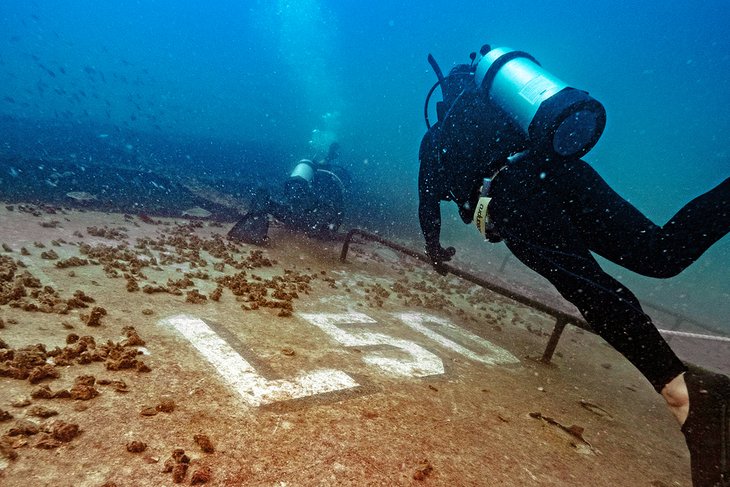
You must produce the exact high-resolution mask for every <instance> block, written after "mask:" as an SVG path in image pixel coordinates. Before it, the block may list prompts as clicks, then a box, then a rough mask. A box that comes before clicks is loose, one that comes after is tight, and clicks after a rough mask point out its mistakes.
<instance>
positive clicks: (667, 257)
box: [419, 128, 730, 391]
mask: <svg viewBox="0 0 730 487" xmlns="http://www.w3.org/2000/svg"><path fill="white" fill-rule="evenodd" d="M436 129H438V128H436ZM432 130H433V129H432ZM438 140H439V137H438V136H437V134H436V133H435V132H434V133H431V132H430V133H428V134H427V135H426V137H424V141H423V143H422V145H421V154H420V155H421V161H420V162H421V173H420V176H419V194H420V205H419V216H420V221H421V228H422V230H423V233H424V236H425V238H426V242H427V248H428V247H429V246H431V248H433V246H434V245H439V244H438V238H439V230H440V213H439V211H440V210H439V204H440V203H439V202H440V201H441V200H444V199H456V198H454V196H453V195H452V194H451V193H452V192H453V188H450V187H449V184H450V183H449V178H448V177H446V176H445V175H444V174H443V172H444V170H445V169H444V168H445V167H451V170H453V168H454V167H455V166H454V163H455V161H451V164H450V163H449V161H444V157H443V156H444V154H443V153H442V151H440V149H439V145H438ZM475 157H476V159H477V161H484V160H487V159H488V154H484V153H482V154H477V155H476V156H475ZM469 162H472V163H473V162H474V161H465V163H469ZM504 164H505V163H504V162H492V163H490V164H488V165H486V166H485V168H484V169H483V170H482V173H483V174H481V175H478V174H475V176H480V177H489V176H491V175H492V174H493V172H494V171H496V170H497V169H499V167H500V166H504ZM490 172H491V173H490ZM479 183H480V179H479V178H475V180H474V181H473V186H474V187H478V185H479ZM471 191H472V193H473V192H474V191H475V190H471ZM472 193H470V194H469V195H464V196H462V197H461V199H462V200H469V199H473V198H474V197H475V196H474V195H473V194H472ZM490 196H492V201H491V203H490V204H489V214H490V217H491V219H492V220H493V223H494V225H495V230H496V232H497V233H498V234H499V235H500V236H501V237H502V238H503V239H504V241H505V243H506V245H507V247H508V248H509V249H510V251H511V252H512V253H513V254H514V255H515V256H516V257H517V258H518V259H519V260H520V261H522V262H523V263H525V264H526V265H527V266H529V267H530V268H532V269H533V270H535V271H537V272H538V273H539V274H541V275H542V276H544V277H545V278H547V279H548V280H549V281H550V282H551V283H552V284H553V285H554V286H555V287H556V288H557V290H558V291H559V292H560V294H561V295H562V296H563V297H565V298H566V299H567V300H568V301H570V302H571V303H573V304H574V305H575V306H576V307H577V308H578V309H579V310H580V312H581V314H582V315H583V317H584V318H585V319H586V321H587V322H588V323H589V325H590V326H591V327H592V328H593V329H594V330H595V331H596V333H598V334H599V335H600V336H601V337H602V338H604V339H605V340H606V341H607V342H608V343H610V344H611V345H612V346H613V347H614V348H615V349H616V350H618V351H619V352H620V353H621V354H622V355H624V356H625V357H626V358H627V359H628V360H629V361H630V362H631V363H633V364H634V365H635V366H636V367H637V368H638V369H639V371H641V373H642V374H643V375H644V376H645V377H646V378H647V379H648V380H649V381H650V382H651V384H652V385H653V386H654V388H655V389H656V390H657V391H661V389H662V388H663V387H664V385H666V384H667V383H668V382H669V381H671V380H672V379H673V378H674V377H676V376H677V375H679V374H680V373H682V372H683V371H684V370H685V366H684V364H683V363H682V362H681V361H680V360H679V358H677V356H676V355H675V354H674V352H673V351H672V350H671V348H669V346H668V345H667V343H666V342H665V341H664V339H663V338H662V336H661V335H660V334H659V332H658V331H657V330H656V328H655V326H654V325H653V324H652V322H651V318H650V317H649V316H647V315H646V313H644V311H643V310H642V308H641V305H640V303H639V301H638V299H637V298H636V297H635V296H634V295H633V294H632V292H631V291H630V290H629V289H627V288H626V286H624V285H623V284H621V283H620V282H619V281H617V280H616V279H614V278H613V277H611V276H609V275H608V274H606V273H605V272H604V271H603V270H602V269H601V267H600V266H599V265H598V262H597V261H596V260H595V258H594V257H593V255H592V254H591V252H595V253H596V254H598V255H601V256H603V257H605V258H606V259H608V260H610V261H612V262H615V263H617V264H619V265H621V266H623V267H625V268H627V269H630V270H632V271H634V272H637V273H640V274H643V275H646V276H651V277H660V278H665V277H671V276H674V275H676V274H678V273H679V272H681V271H682V270H683V269H685V268H686V267H687V266H689V265H690V264H691V263H692V262H694V261H695V260H696V259H697V258H699V256H700V255H702V253H703V252H705V250H707V249H708V248H709V247H710V246H711V245H712V244H713V243H714V242H716V241H717V240H719V239H720V238H722V237H723V236H724V235H725V234H727V232H728V230H729V229H730V178H728V179H726V180H725V181H723V182H722V183H721V184H720V185H718V186H717V187H716V188H714V189H713V190H711V191H709V192H707V193H705V194H703V195H702V196H700V197H698V198H696V199H694V200H693V201H691V202H690V203H688V204H687V205H685V206H684V207H683V208H682V209H681V210H680V211H679V212H678V213H677V214H676V215H675V216H674V217H672V219H671V220H669V222H667V223H666V224H665V225H664V226H661V227H660V226H657V225H655V224H654V223H652V222H651V221H649V220H648V219H647V218H646V217H645V216H644V215H642V214H641V212H639V211H638V210H637V209H636V208H634V207H633V206H632V205H631V204H629V203H628V202H627V201H626V200H624V199H623V198H622V197H621V196H619V195H618V194H617V193H616V192H615V191H613V190H612V189H611V188H610V187H609V186H608V184H607V183H606V182H605V181H604V180H603V179H602V178H601V177H600V176H599V175H598V173H596V171H595V170H594V169H593V168H591V166H589V165H588V164H587V163H586V162H585V161H583V160H580V159H573V160H546V159H545V158H544V157H534V156H529V155H528V156H527V157H524V158H521V159H519V160H518V161H517V162H515V163H512V164H507V165H506V166H504V168H503V169H501V170H500V171H499V172H498V173H497V175H496V177H495V178H494V180H493V182H492V186H491V194H490ZM466 206H469V207H471V206H472V205H471V204H467V205H466ZM462 216H463V217H464V216H465V215H462ZM464 219H465V221H466V220H467V218H464Z"/></svg>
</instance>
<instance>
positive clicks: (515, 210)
mask: <svg viewBox="0 0 730 487" xmlns="http://www.w3.org/2000/svg"><path fill="white" fill-rule="evenodd" d="M489 208H490V214H491V215H492V216H493V218H494V220H495V224H496V226H497V231H498V233H499V234H500V235H501V236H502V237H503V238H504V240H505V243H506V244H507V247H508V248H509V249H510V251H512V253H513V254H514V255H515V256H516V257H517V258H518V259H519V260H520V261H522V262H523V263H524V264H526V265H527V266H529V267H530V268H532V269H533V270H535V271H537V272H538V273H539V274H541V275H542V276H544V277H545V278H546V279H548V280H549V281H550V282H551V283H552V284H553V285H554V286H555V287H556V289H557V290H558V292H560V294H561V295H562V296H563V297H565V298H566V299H567V300H568V301H570V302H571V303H573V304H574V305H575V306H576V307H577V308H578V310H579V311H580V312H581V314H582V315H583V317H584V318H585V319H586V321H587V322H588V324H589V325H590V326H591V328H593V330H594V331H595V332H596V333H598V334H599V335H600V336H601V337H602V338H603V339H604V340H606V341H607V342H608V343H609V344H611V346H613V347H614V348H615V349H616V350H617V351H619V352H620V353H621V354H622V355H623V356H624V357H626V358H627V359H628V360H629V361H630V362H631V363H632V364H634V365H635V366H636V367H637V368H638V369H639V371H641V373H642V374H643V375H644V376H645V377H646V378H647V379H648V380H649V382H651V384H652V385H653V386H654V388H655V389H656V390H657V391H661V390H662V388H663V387H664V386H665V385H666V384H667V383H668V382H670V381H671V380H672V379H673V378H675V377H676V376H678V375H680V374H681V373H682V372H684V370H685V367H684V365H683V364H682V362H681V361H680V360H679V358H677V356H676V355H675V354H674V352H673V351H672V349H671V348H670V347H669V345H668V344H667V343H666V341H665V340H664V339H663V338H662V336H661V335H660V334H659V332H658V331H657V329H656V328H655V326H654V325H653V323H652V321H651V318H649V316H647V315H646V314H645V313H644V311H643V310H642V309H641V305H640V304H639V301H638V299H637V298H636V297H635V296H634V295H633V293H632V292H631V291H630V290H629V289H628V288H626V287H625V286H624V285H623V284H621V283H620V282H619V281H617V280H616V279H614V278H612V277H611V276H609V275H608V274H606V273H605V272H604V271H603V269H601V267H600V266H599V265H598V263H597V262H596V260H595V258H594V257H593V256H592V255H591V253H590V251H589V250H588V247H587V246H586V245H585V243H584V242H583V238H582V236H581V235H580V233H579V232H578V231H577V230H576V228H575V227H574V225H573V223H572V222H571V221H570V219H569V218H568V217H567V216H566V215H565V214H564V213H562V212H561V211H560V209H559V208H558V207H556V206H555V205H554V204H553V203H552V202H551V201H550V198H549V197H541V196H540V195H539V194H538V195H532V197H531V198H530V199H529V200H521V201H516V200H511V201H510V200H507V201H505V199H504V198H494V199H493V200H492V202H491V203H490V207H489Z"/></svg>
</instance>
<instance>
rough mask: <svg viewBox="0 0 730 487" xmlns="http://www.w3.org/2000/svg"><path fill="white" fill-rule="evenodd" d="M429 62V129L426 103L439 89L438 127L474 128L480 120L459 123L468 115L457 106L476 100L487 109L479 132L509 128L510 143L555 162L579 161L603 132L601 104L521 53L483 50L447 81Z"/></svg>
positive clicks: (603, 116) (455, 71) (447, 78)
mask: <svg viewBox="0 0 730 487" xmlns="http://www.w3.org/2000/svg"><path fill="white" fill-rule="evenodd" d="M428 60H429V63H430V64H431V66H432V67H433V69H434V71H435V72H436V75H437V77H438V78H439V79H438V81H437V82H436V84H435V85H434V87H433V88H431V91H430V92H429V94H428V96H427V98H426V107H425V108H424V111H425V112H426V124H427V126H429V127H430V124H429V121H428V113H427V112H428V100H429V98H430V96H431V94H432V93H433V91H434V90H435V88H436V87H437V86H439V85H440V86H441V88H442V94H443V102H440V103H442V104H443V105H446V107H444V106H441V107H437V112H438V115H439V120H440V121H444V120H446V119H447V118H453V119H452V120H449V125H453V126H454V128H456V127H458V126H459V125H460V124H461V123H462V122H463V121H462V120H461V119H463V118H468V119H471V120H469V121H468V122H466V123H469V124H473V123H474V121H473V117H474V116H476V117H477V118H478V117H479V115H478V114H476V115H474V114H470V115H471V116H469V117H464V116H463V115H464V114H465V113H467V112H469V111H472V110H471V109H465V107H462V106H460V101H461V98H464V99H467V100H468V99H471V98H474V97H477V98H480V99H482V100H483V101H484V102H485V106H488V108H487V109H485V110H484V116H483V117H482V120H483V122H484V123H482V124H480V126H481V127H484V130H494V129H495V128H499V127H502V128H503V127H505V126H506V125H510V126H512V127H513V128H515V129H516V131H517V134H518V139H521V140H511V141H510V142H509V143H510V144H512V145H514V146H515V147H520V146H522V147H523V148H527V147H532V148H535V149H537V150H539V151H542V152H545V153H546V154H549V155H556V156H558V157H567V158H570V157H580V156H582V155H584V154H586V153H587V152H588V151H589V150H591V149H592V148H593V146H594V145H595V144H596V143H597V142H598V139H599V138H600V137H601V134H602V133H603V129H604V128H605V126H606V110H605V109H604V107H603V105H601V103H600V102H598V101H597V100H596V99H594V98H593V97H591V96H590V95H589V94H588V93H587V92H585V91H581V90H578V89H576V88H573V87H570V86H569V85H567V84H566V83H565V82H564V81H562V80H560V79H559V78H557V77H556V76H554V75H553V74H551V73H549V72H548V71H546V70H545V69H543V68H542V67H541V66H540V64H539V63H538V62H537V61H536V60H535V58H533V57H532V56H531V55H529V54H527V53H525V52H522V51H516V50H513V49H510V48H506V47H498V48H494V49H492V48H490V47H489V46H488V45H485V46H483V47H482V48H481V50H480V55H479V56H477V55H476V53H472V54H471V60H472V63H471V65H459V66H458V69H457V68H454V69H453V70H452V72H451V73H450V74H449V76H447V77H445V76H444V75H443V74H442V72H441V69H440V68H439V67H438V65H437V64H436V61H435V60H434V59H433V56H431V55H429V58H428ZM467 67H468V70H467ZM452 76H453V78H454V79H451V78H452ZM465 78H466V79H467V80H468V82H465ZM472 104H473V103H472Z"/></svg>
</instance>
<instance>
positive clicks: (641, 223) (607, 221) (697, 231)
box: [555, 163, 730, 278]
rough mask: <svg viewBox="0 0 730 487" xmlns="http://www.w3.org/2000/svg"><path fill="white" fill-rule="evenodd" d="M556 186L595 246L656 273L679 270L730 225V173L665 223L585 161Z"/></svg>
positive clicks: (640, 269)
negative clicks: (646, 213)
mask: <svg viewBox="0 0 730 487" xmlns="http://www.w3.org/2000/svg"><path fill="white" fill-rule="evenodd" d="M583 188H585V189H583ZM555 189H556V191H557V192H558V193H560V194H561V195H562V196H563V198H564V203H565V205H566V208H567V209H568V211H569V213H570V216H571V219H572V220H573V221H575V222H576V224H577V226H578V227H579V228H580V229H581V230H580V231H581V233H582V235H583V238H584V239H585V240H586V242H587V244H588V246H589V248H590V249H591V250H592V251H594V252H596V253H598V254H599V255H601V256H603V257H605V258H607V259H609V260H611V261H613V262H615V263H617V264H619V265H622V266H624V267H626V268H627V269H630V270H632V271H634V272H637V273H640V274H643V275H646V276H650V277H662V278H663V277H672V276H675V275H677V274H679V273H680V272H681V271H683V270H684V269H686V268H687V267H688V266H689V265H690V264H692V263H693V262H695V261H696V260H697V259H698V258H699V257H700V256H701V255H702V254H703V253H704V252H705V251H706V250H707V249H708V248H709V247H710V246H712V244H714V243H715V242H717V241H718V240H719V239H720V238H722V237H723V236H724V235H726V234H727V232H728V230H730V178H728V179H726V180H725V181H724V182H722V183H721V184H719V185H718V186H717V187H715V188H714V189H712V190H710V191H708V192H707V193H705V194H703V195H701V196H699V197H697V198H695V199H694V200H692V201H691V202H689V203H688V204H687V205H685V206H684V207H683V208H682V209H681V210H680V211H679V212H678V213H677V214H676V215H675V216H674V217H672V219H671V220H669V222H667V223H666V224H665V225H664V226H661V227H660V226H658V225H655V224H654V223H652V222H651V221H650V220H649V219H648V218H646V217H645V216H644V215H643V214H642V213H641V212H640V211H638V210H637V209H636V208H635V207H634V206H633V205H631V204H630V203H628V202H627V201H626V200H625V199H624V198H622V197H621V196H620V195H618V194H617V193H616V192H615V191H614V190H613V189H612V188H611V187H610V186H608V184H606V182H605V181H604V180H603V179H602V178H601V177H600V176H599V175H598V174H597V173H596V172H595V170H593V169H592V168H591V167H590V166H588V165H587V164H585V163H583V164H576V165H574V166H573V167H572V168H571V169H570V170H567V171H565V172H564V173H563V174H560V183H559V185H557V186H556V187H555Z"/></svg>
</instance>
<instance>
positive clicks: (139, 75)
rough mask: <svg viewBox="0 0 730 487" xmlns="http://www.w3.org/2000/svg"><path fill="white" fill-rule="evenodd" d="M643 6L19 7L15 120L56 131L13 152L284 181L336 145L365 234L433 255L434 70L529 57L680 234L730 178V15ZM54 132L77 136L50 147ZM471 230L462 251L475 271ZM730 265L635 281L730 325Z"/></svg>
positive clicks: (721, 253) (674, 5)
mask: <svg viewBox="0 0 730 487" xmlns="http://www.w3.org/2000/svg"><path fill="white" fill-rule="evenodd" d="M456 3H458V6H456V7H454V6H450V5H451V4H456ZM644 3H645V4H646V5H639V6H630V5H629V2H597V1H595V0H588V1H584V2H574V1H567V0H557V1H553V2H537V1H533V2H530V1H514V0H512V1H497V2H483V1H479V2H477V1H462V2H435V1H430V0H428V1H418V2H386V1H380V2H354V1H341V0H338V1H335V0H331V1H316V0H304V1H289V2H285V1H280V2H275V1H257V2H254V1H217V2H211V3H210V4H209V5H207V6H206V5H203V3H202V2H178V1H173V0H146V1H143V2H99V1H89V0H75V1H66V2H63V1H25V0H4V1H3V2H2V5H1V6H0V116H4V117H6V118H5V120H6V121H8V120H10V121H13V122H18V121H22V122H28V121H30V123H31V124H32V123H34V122H36V121H40V122H43V123H42V124H40V125H38V126H37V127H38V129H37V133H32V134H31V133H29V132H28V131H26V132H25V133H24V134H21V135H19V134H17V133H13V134H10V133H9V132H8V133H6V134H5V135H0V137H1V138H0V155H9V154H10V155H12V154H14V153H22V152H23V151H34V154H35V156H38V154H41V155H42V154H45V155H46V156H54V157H64V156H68V155H70V154H73V155H75V156H77V157H78V155H79V154H80V153H81V154H84V156H85V157H89V158H93V159H94V160H95V161H102V162H103V161H104V158H105V151H108V152H109V154H110V155H109V156H108V157H109V159H110V160H111V159H113V160H115V161H117V160H122V162H123V160H124V158H125V157H129V158H130V160H133V161H135V162H136V163H140V164H141V163H147V164H154V165H156V166H157V167H158V168H159V167H163V168H164V167H167V168H169V170H170V171H175V170H181V168H182V169H184V170H194V171H200V172H201V173H202V172H204V173H205V174H206V176H207V177H211V178H215V177H216V176H219V177H221V178H223V177H226V178H243V179H245V178H270V179H276V178H277V177H283V176H284V175H286V173H287V171H288V170H289V169H290V168H291V166H292V165H293V164H294V162H295V161H296V160H297V159H299V158H301V157H309V156H311V155H313V153H315V152H318V151H319V152H320V153H321V151H322V150H323V149H324V148H325V147H326V145H327V144H328V143H329V142H330V141H332V140H335V139H336V140H338V141H339V142H340V144H341V145H342V148H343V152H342V161H343V162H344V163H345V165H347V166H348V167H349V169H350V170H351V172H352V173H353V175H354V178H355V180H356V181H357V182H358V191H357V194H356V195H354V196H353V197H352V198H353V200H354V201H358V205H357V208H356V209H353V210H352V214H353V215H356V219H357V220H358V221H350V224H353V225H356V224H358V223H359V222H361V223H364V224H367V225H368V226H370V227H371V228H376V229H379V230H381V231H383V232H386V233H388V234H400V235H401V236H404V237H411V238H413V239H414V240H415V241H418V226H417V218H416V213H415V212H416V176H417V169H418V163H417V149H418V143H419V141H420V137H421V136H422V134H423V132H424V129H425V127H424V122H423V113H422V112H423V101H424V96H425V94H426V92H427V90H428V88H429V87H430V86H431V85H432V84H433V82H434V81H435V77H434V75H433V72H432V71H431V70H430V68H429V66H428V64H427V62H426V56H427V54H428V53H433V55H434V56H435V57H436V59H437V60H438V61H439V62H440V63H441V65H442V67H443V68H444V70H447V69H448V68H449V67H450V66H451V65H453V64H455V63H463V62H468V55H469V53H470V52H471V51H476V50H478V49H479V47H480V46H481V45H482V44H484V43H490V44H492V45H493V46H495V45H506V46H510V47H514V48H518V49H521V50H525V51H528V52H530V53H531V54H532V55H534V56H535V57H536V58H537V59H538V60H539V61H540V62H541V63H542V65H543V66H544V67H545V68H547V69H548V70H550V71H551V72H553V73H554V74H556V75H558V76H559V77H561V78H562V79H564V80H566V81H568V82H569V83H570V84H572V85H574V86H576V87H578V88H582V89H586V90H588V91H590V92H591V94H592V95H593V96H594V97H595V98H597V99H598V100H600V101H601V102H602V103H603V104H604V105H605V106H606V109H607V111H608V125H607V128H606V131H605V133H604V135H603V137H602V139H601V141H600V142H599V144H598V145H597V146H596V148H595V149H594V150H593V151H592V152H591V153H590V154H588V156H587V159H588V160H589V161H590V162H591V163H592V164H593V165H594V166H595V167H596V168H597V169H598V170H599V172H600V173H601V174H602V175H603V176H604V177H605V178H606V179H607V180H608V181H609V183H611V184H612V185H613V186H614V187H615V188H616V189H617V190H618V191H619V192H620V193H621V194H623V195H624V196H625V197H626V198H628V199H629V200H630V201H631V202H633V203H634V204H635V205H636V206H637V207H639V208H640V209H641V210H642V211H644V212H645V213H646V214H647V215H648V216H649V217H650V218H652V219H653V220H654V221H656V222H658V223H663V222H664V221H666V220H667V219H668V218H669V217H670V216H671V215H672V214H673V212H674V211H676V210H677V209H678V208H679V207H680V206H681V205H682V204H683V203H685V202H686V201H688V200H689V199H691V198H692V197H694V196H696V195H697V194H699V193H700V192H702V191H705V190H707V189H709V188H710V187H712V186H713V185H714V184H717V183H718V182H719V181H721V180H722V179H723V178H724V177H727V176H728V174H729V173H730V152H728V148H727V146H726V144H727V143H728V135H727V134H728V133H730V116H728V106H729V105H730V90H729V89H728V83H727V79H728V75H730V37H728V35H727V26H728V25H730V6H728V4H727V2H726V1H724V0H710V1H703V2H692V1H673V2H648V3H647V2H644ZM13 126H14V127H16V130H17V125H13ZM24 126H25V125H24ZM54 127H55V130H59V131H61V132H63V133H64V134H65V135H64V136H63V137H62V138H61V139H59V138H58V137H50V138H44V137H45V136H46V134H45V131H47V130H51V129H53V128H54ZM59 127H61V128H59ZM8 130H9V129H8ZM74 133H78V134H84V135H83V137H81V136H79V138H78V139H75V138H74V135H73V134H74ZM69 134H70V135H69ZM23 135H25V136H26V138H24V137H23ZM59 140H62V141H61V142H59ZM33 141H35V142H33ZM156 141H158V142H159V144H158V145H156V144H157V142H156ZM163 142H164V143H163ZM176 144H178V145H176ZM161 148H164V150H163V149H161ZM140 161H142V162H140ZM447 220H448V218H447ZM459 225H461V224H460V223H458V222H455V221H454V222H453V223H449V228H446V229H445V235H446V238H447V239H448V238H452V239H453V240H464V241H465V243H464V246H465V248H466V249H469V250H465V252H473V253H475V255H472V257H471V258H472V260H474V259H477V258H478V254H477V253H478V252H480V251H483V250H475V249H477V247H479V246H478V245H477V244H476V243H474V242H475V241H474V237H473V235H471V233H469V232H471V231H470V230H469V229H467V228H466V227H458V228H456V227H457V226H459ZM452 227H453V228H452ZM452 243H453V242H452ZM479 248H483V247H479ZM486 251H487V252H489V251H490V250H486ZM728 263H730V241H728V238H725V239H724V240H723V241H721V242H720V243H718V244H717V245H716V246H715V247H714V248H713V249H711V250H710V251H709V252H708V253H707V254H706V255H705V256H704V257H703V259H702V260H701V261H700V262H698V263H697V264H696V265H695V266H694V267H693V268H691V269H690V270H688V271H687V272H686V273H684V274H683V275H682V276H680V277H679V278H677V279H676V280H673V281H671V283H670V282H669V281H667V282H658V281H652V280H647V279H644V278H638V277H636V276H631V275H627V273H626V272H622V274H623V275H627V277H626V279H628V280H631V281H632V283H633V284H632V287H636V288H637V290H638V291H639V293H640V294H641V293H644V294H646V295H650V296H652V298H655V299H656V300H665V301H667V302H669V303H675V304H676V303H677V302H682V303H687V306H686V307H687V308H689V309H690V311H692V312H693V313H694V314H702V315H705V316H707V317H708V318H709V319H711V320H713V321H714V322H715V323H716V324H718V325H720V326H727V327H730V324H728V323H727V322H726V318H725V317H726V316H728V315H730V304H728V303H730V277H728V275H729V274H730V273H729V272H728V267H729V266H728ZM612 269H613V268H612Z"/></svg>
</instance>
